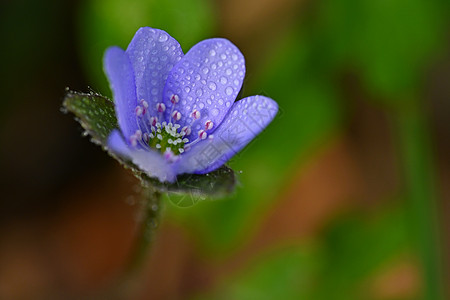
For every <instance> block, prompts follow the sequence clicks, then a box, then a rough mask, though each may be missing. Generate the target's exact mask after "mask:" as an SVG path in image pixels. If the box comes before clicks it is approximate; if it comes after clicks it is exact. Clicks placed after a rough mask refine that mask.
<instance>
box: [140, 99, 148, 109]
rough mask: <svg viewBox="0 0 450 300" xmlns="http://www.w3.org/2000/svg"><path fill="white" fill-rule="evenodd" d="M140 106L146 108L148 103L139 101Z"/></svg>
mask: <svg viewBox="0 0 450 300" xmlns="http://www.w3.org/2000/svg"><path fill="white" fill-rule="evenodd" d="M140 104H141V105H142V107H144V108H148V102H147V101H145V100H144V99H142V100H141V102H140Z"/></svg>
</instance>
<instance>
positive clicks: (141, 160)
mask: <svg viewBox="0 0 450 300" xmlns="http://www.w3.org/2000/svg"><path fill="white" fill-rule="evenodd" d="M108 147H109V148H110V149H111V151H112V152H113V153H116V154H117V155H119V156H122V157H125V158H127V159H129V160H131V162H133V164H135V165H136V166H137V167H138V168H139V169H141V170H142V171H143V172H145V173H146V174H147V175H148V176H149V177H156V178H158V179H159V181H161V182H164V181H168V182H174V181H175V179H176V174H175V172H174V170H173V168H172V164H170V163H168V162H167V161H166V160H165V159H164V158H163V156H162V155H161V154H159V153H158V152H156V151H153V150H144V149H132V148H130V147H129V146H128V145H127V143H126V142H125V141H124V139H123V137H122V135H121V134H120V132H119V131H118V130H114V131H113V132H112V133H111V135H110V136H109V138H108Z"/></svg>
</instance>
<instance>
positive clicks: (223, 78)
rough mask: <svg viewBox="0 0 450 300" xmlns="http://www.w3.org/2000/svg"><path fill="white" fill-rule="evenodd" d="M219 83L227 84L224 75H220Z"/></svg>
mask: <svg viewBox="0 0 450 300" xmlns="http://www.w3.org/2000/svg"><path fill="white" fill-rule="evenodd" d="M220 83H221V84H227V79H226V78H225V77H223V76H222V77H221V78H220Z"/></svg>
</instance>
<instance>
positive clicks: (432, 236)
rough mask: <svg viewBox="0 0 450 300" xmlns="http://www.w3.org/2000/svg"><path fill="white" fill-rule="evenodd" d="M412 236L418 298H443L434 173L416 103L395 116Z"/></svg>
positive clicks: (420, 111) (422, 122) (424, 128)
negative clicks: (420, 286) (419, 286)
mask: <svg viewBox="0 0 450 300" xmlns="http://www.w3.org/2000/svg"><path fill="white" fill-rule="evenodd" d="M397 125H398V127H397V128H398V133H399V137H400V147H401V149H400V154H401V156H402V159H403V166H404V175H405V183H406V189H407V199H408V210H409V215H410V221H411V227H410V228H411V229H412V232H413V234H412V236H413V238H414V240H413V242H414V243H415V246H416V249H417V250H418V251H419V253H418V254H419V257H420V260H421V267H422V271H423V272H422V274H423V279H424V287H423V295H422V297H423V298H422V299H430V300H431V299H433V300H434V299H436V300H438V299H443V284H442V276H441V271H442V270H441V265H442V264H441V259H440V255H439V253H440V243H439V230H438V214H437V211H436V205H437V195H436V190H435V188H436V186H435V185H436V180H435V177H434V176H435V172H434V171H435V170H434V168H433V159H432V151H431V141H430V138H429V133H428V130H427V129H428V128H427V124H426V118H425V116H424V115H423V113H422V110H421V109H420V102H419V101H415V102H413V103H411V106H410V107H406V108H403V109H402V110H400V111H399V115H397Z"/></svg>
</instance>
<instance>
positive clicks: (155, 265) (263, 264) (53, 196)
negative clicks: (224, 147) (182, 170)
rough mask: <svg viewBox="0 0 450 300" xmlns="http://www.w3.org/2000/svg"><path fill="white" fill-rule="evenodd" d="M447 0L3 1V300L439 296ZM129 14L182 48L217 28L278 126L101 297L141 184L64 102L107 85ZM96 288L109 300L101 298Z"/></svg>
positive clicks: (449, 232) (168, 220)
mask: <svg viewBox="0 0 450 300" xmlns="http://www.w3.org/2000/svg"><path fill="white" fill-rule="evenodd" d="M449 6H450V5H449V2H448V1H446V0H428V1H425V0H377V1H373V0H340V1H336V0H315V1H311V0H216V1H213V0H210V1H209V0H166V1H158V0H85V1H75V0H67V1H58V0H40V1H35V0H15V1H12V0H3V1H1V2H0V39H1V43H2V46H1V48H0V51H1V52H0V53H1V57H2V63H1V68H0V79H1V80H0V86H1V89H0V90H1V99H0V125H1V126H0V169H1V173H0V185H1V196H0V199H1V200H0V299H86V298H88V299H92V298H94V299H96V298H99V299H103V298H106V299H114V298H125V299H201V300H203V299H238V300H241V299H346V300H348V299H392V300H393V299H448V298H445V296H444V295H447V296H448V295H449V293H448V292H449V286H450V279H449V277H448V275H449V271H448V270H449V269H450V263H449V261H450V253H449V249H450V229H449V228H450V202H449V199H450V156H449V153H450V24H449V13H448V12H449V11H450V10H449V8H450V7H449ZM141 26H151V27H156V28H161V29H164V30H166V31H167V32H168V33H170V34H171V35H172V36H173V37H175V38H176V39H177V40H178V41H180V43H181V46H182V48H183V49H184V51H185V52H186V51H187V50H188V49H189V48H190V47H191V46H192V45H194V44H195V43H197V42H198V41H200V40H202V39H205V38H210V37H218V36H220V37H226V38H228V39H230V40H231V41H232V42H233V43H235V44H236V45H237V46H238V47H239V48H240V49H241V51H242V52H243V54H244V56H245V57H246V60H247V76H246V81H245V86H244V90H243V95H244V96H247V95H252V94H264V95H267V96H269V97H272V98H273V99H275V100H276V101H277V102H278V103H279V106H280V113H279V115H278V116H277V118H276V119H275V120H274V122H273V123H272V125H270V126H269V128H268V129H267V130H266V131H265V132H264V133H263V134H261V135H260V136H259V137H258V138H257V139H256V140H255V141H254V142H252V143H251V144H250V146H249V147H247V148H246V149H245V150H244V151H243V152H242V153H241V154H239V155H238V156H236V157H235V158H234V159H233V160H232V161H231V164H230V165H231V166H232V167H233V168H234V169H235V170H237V171H241V172H239V173H240V174H239V179H240V186H239V187H238V188H237V191H236V192H235V193H234V194H233V195H231V196H230V197H228V198H226V199H221V200H209V199H204V200H202V201H198V203H197V204H196V205H193V206H190V207H178V206H176V205H174V204H173V201H171V200H172V199H171V198H170V197H169V198H167V197H166V198H165V199H164V200H163V214H162V217H161V219H160V223H159V226H158V229H157V232H156V235H155V237H154V242H153V246H152V249H151V250H150V251H149V258H148V260H147V262H146V263H145V266H144V272H143V274H141V276H139V278H136V279H135V280H134V281H133V284H132V286H133V287H132V288H130V290H129V291H128V292H127V296H124V295H123V294H121V295H119V294H114V291H115V288H116V287H117V282H118V280H119V278H121V273H122V271H123V267H124V265H125V264H126V261H127V259H128V257H129V255H130V251H131V249H132V247H133V243H134V242H135V237H136V228H137V225H136V224H137V216H138V212H139V209H140V206H139V205H138V203H139V201H138V200H139V184H138V182H137V180H136V179H134V177H133V176H132V175H131V174H130V173H129V172H127V171H126V170H124V169H123V168H122V167H121V166H119V164H118V163H116V162H115V161H114V160H112V159H111V158H110V157H108V156H107V155H106V154H105V153H104V152H103V151H102V150H101V149H100V147H98V146H95V145H94V144H91V143H90V141H89V139H88V138H83V137H82V130H81V128H80V126H79V125H78V123H76V122H75V121H74V120H73V117H72V116H71V115H65V114H63V113H61V112H60V106H61V103H62V99H63V97H64V94H65V87H70V88H71V89H74V90H78V91H87V90H88V87H91V88H92V89H93V90H95V91H98V92H101V93H103V94H105V95H110V91H109V89H108V86H107V82H106V78H105V77H104V75H103V71H102V55H103V52H104V50H105V48H106V47H107V46H109V45H120V46H121V47H126V46H127V44H128V43H129V41H130V40H131V38H132V37H133V34H134V32H135V31H136V30H137V29H138V28H139V27H141ZM106 295H108V296H106Z"/></svg>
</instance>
